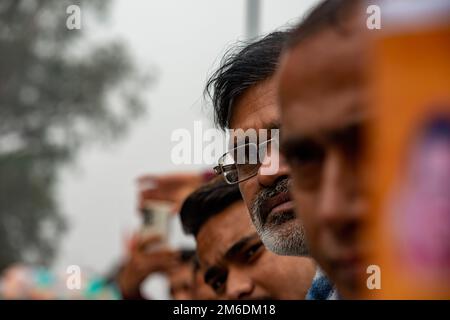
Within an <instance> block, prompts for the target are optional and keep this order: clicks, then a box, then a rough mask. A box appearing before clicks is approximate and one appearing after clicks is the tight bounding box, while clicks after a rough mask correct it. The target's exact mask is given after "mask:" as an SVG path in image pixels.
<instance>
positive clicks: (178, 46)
mask: <svg viewBox="0 0 450 320" xmlns="http://www.w3.org/2000/svg"><path fill="white" fill-rule="evenodd" d="M317 2H318V0H302V1H298V0H280V1H270V0H261V1H260V12H259V15H258V16H259V28H258V30H257V32H258V34H260V35H263V34H266V33H269V32H271V31H274V30H276V29H280V28H286V27H288V26H291V25H294V24H295V23H296V22H298V21H299V19H300V18H301V17H302V16H304V15H305V13H306V12H307V11H308V10H310V9H311V8H312V6H313V5H314V4H316V3H317ZM93 3H95V4H93ZM70 4H78V5H79V6H80V7H81V10H82V29H81V30H67V28H66V25H65V19H66V18H67V14H66V12H65V8H66V7H67V5H70ZM246 4H247V1H244V0H232V1H224V0H193V1H175V0H169V1H166V0H164V1H162V0H133V1H126V0H115V1H95V2H90V1H85V0H84V1H83V0H78V1H68V0H64V1H56V2H55V1H49V0H42V1H9V0H5V1H2V4H0V23H1V24H2V26H1V28H0V50H2V52H3V53H4V54H3V55H4V56H5V55H6V57H7V58H9V60H8V59H3V62H2V63H0V69H1V70H2V72H3V76H2V79H0V93H1V98H0V112H1V117H0V123H1V127H0V128H1V134H2V137H1V139H0V161H1V162H0V174H1V180H2V190H3V192H0V194H2V196H1V197H2V199H1V200H0V209H1V210H0V212H1V215H2V216H1V218H2V221H3V222H2V225H1V228H2V229H1V230H0V231H2V232H3V233H4V234H6V235H5V236H3V237H4V238H5V239H4V240H3V242H4V243H8V244H10V245H11V246H10V250H9V251H10V252H12V253H14V252H17V255H13V256H11V257H9V258H8V259H6V260H5V261H6V262H5V264H6V263H7V262H8V261H14V260H20V259H22V258H23V257H30V259H31V261H37V262H39V263H46V262H48V263H49V265H50V266H51V267H52V268H53V269H54V270H56V271H57V272H64V271H65V270H66V268H67V266H69V265H73V264H75V265H79V266H81V267H82V268H83V270H89V271H91V272H96V273H107V272H108V271H110V270H111V269H112V268H113V267H114V266H115V265H116V264H117V263H119V262H120V259H121V257H122V256H123V253H124V240H125V238H126V237H127V235H130V234H131V233H132V232H133V231H135V230H136V229H137V228H138V226H139V223H140V220H139V216H138V213H137V211H136V201H137V188H136V178H137V177H138V176H140V175H142V174H146V173H164V172H170V171H186V170H187V171H192V170H199V169H202V168H204V166H201V165H189V166H188V165H175V164H173V163H172V162H171V159H170V155H171V148H172V147H173V146H174V145H175V143H174V142H171V134H172V132H173V130H175V129H179V128H186V129H188V130H189V131H193V127H194V121H198V120H200V121H202V123H203V129H207V128H211V127H213V125H212V121H211V119H212V117H211V108H210V107H209V106H208V102H207V101H205V100H204V98H203V89H204V85H205V83H206V80H207V78H208V76H209V75H210V74H211V73H212V72H213V71H214V70H215V68H217V66H218V65H219V62H220V59H221V58H222V55H223V54H224V53H225V52H226V50H227V49H228V48H230V46H232V45H233V44H234V43H236V42H237V41H239V40H245V39H246V33H247V31H248V28H247V27H246V21H247V13H248V12H246ZM39 10H41V11H39ZM36 12H40V14H39V16H37V15H36ZM12 23H14V26H11V24H12ZM10 26H11V27H10ZM18 48H19V49H20V53H21V54H19V55H18V54H17V53H16V52H14V50H18ZM12 49H14V50H12ZM8 50H9V51H8ZM61 52H64V58H61V56H62V55H63V54H62V53H61ZM8 53H9V55H8ZM24 59H28V60H24ZM77 59H78V60H77ZM23 61H28V64H26V63H23ZM55 61H57V62H55ZM77 61H78V62H77ZM19 66H20V67H19ZM37 67H39V68H40V69H39V68H37ZM19 68H20V69H19ZM18 69H19V70H18ZM67 70H71V72H67ZM8 72H9V73H8ZM24 79H25V80H26V81H25V80H24ZM1 80H3V81H1ZM28 80H29V84H27V81H28ZM14 85H16V87H14ZM98 88H100V89H98ZM47 96H48V99H47V100H45V99H44V98H46V97H47ZM55 101H56V102H57V103H56V102H55ZM30 150H32V152H31V151H30ZM49 155H51V156H50V157H49ZM17 159H20V161H21V162H20V163H23V166H22V167H20V166H18V163H19V162H18V160H17ZM27 159H28V160H27ZM35 159H43V160H42V163H41V166H36V165H35V164H36V163H40V162H38V161H36V160H35ZM27 161H28V162H27ZM24 168H25V169H24ZM43 168H44V169H43ZM21 179H24V180H21ZM17 181H27V183H26V184H24V185H22V184H19V183H17ZM24 190H25V191H24ZM27 190H28V191H27ZM43 190H44V191H45V192H44V191H43ZM27 192H28V195H29V197H28V198H27ZM14 195H16V196H19V198H21V199H23V200H25V201H23V203H21V201H20V200H19V201H17V205H16V201H14V202H13V201H12V198H11V196H14ZM31 197H33V199H34V200H33V201H29V202H27V201H26V199H31ZM26 204H28V206H27V205H26ZM40 209H42V210H41V211H39V210H40ZM11 217H12V218H11ZM29 217H32V218H33V219H35V220H33V219H30V218H29ZM43 217H44V218H45V219H47V220H49V221H51V222H52V223H51V224H50V225H51V226H50V227H49V226H47V225H46V224H45V223H42V225H41V220H45V219H44V218H43ZM36 226H39V227H36ZM173 228H174V229H173V230H174V234H173V239H172V243H173V244H174V245H176V246H192V245H193V241H192V239H190V238H188V237H185V236H183V235H182V234H181V229H180V228H179V226H177V225H176V222H174V225H173ZM39 230H48V231H47V232H45V234H44V236H41V235H40V234H38V233H39V232H38V231H39ZM2 232H0V234H1V233H2ZM23 234H26V235H27V236H24V237H21V236H19V235H23ZM49 235H51V236H49ZM0 237H2V235H0ZM8 237H9V238H8ZM0 241H2V239H0ZM22 248H23V250H22ZM22 251H23V255H21V254H22ZM36 252H39V254H37V255H38V257H34V258H33V253H36ZM35 255H36V254H35ZM158 281H159V282H158ZM163 286H164V284H163V283H162V282H161V279H159V280H158V279H157V280H155V283H151V281H150V283H149V284H148V288H149V289H148V290H147V291H148V292H150V293H151V295H152V297H154V298H165V297H166V293H165V292H163V290H162V289H163Z"/></svg>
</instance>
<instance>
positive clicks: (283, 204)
mask: <svg viewBox="0 0 450 320" xmlns="http://www.w3.org/2000/svg"><path fill="white" fill-rule="evenodd" d="M288 36H289V32H274V33H271V34H269V35H268V36H266V37H264V38H263V39H261V40H259V41H256V42H254V43H252V44H250V45H248V46H245V47H244V48H241V49H240V50H237V51H236V52H232V53H230V54H229V55H228V56H226V57H225V58H224V60H223V61H222V64H221V67H220V68H219V69H218V70H217V71H216V72H215V73H214V74H213V75H212V77H211V78H210V80H209V81H208V83H207V86H206V92H207V93H208V94H209V96H210V97H211V100H212V103H213V107H214V113H215V122H216V124H217V125H218V126H219V127H220V128H222V129H224V130H225V129H233V132H232V134H231V144H232V146H233V147H234V148H231V150H230V151H229V152H228V153H226V154H225V155H224V156H222V157H221V158H220V159H219V164H218V166H217V167H216V168H215V171H216V172H217V173H220V174H222V175H223V176H224V177H225V180H226V181H227V182H228V183H230V184H239V189H240V191H241V193H242V196H243V198H244V201H245V203H246V205H247V207H248V209H249V210H248V211H249V212H250V216H251V219H252V222H253V224H254V226H255V228H256V231H257V233H258V235H259V237H260V238H261V240H262V242H263V243H264V245H265V246H266V247H267V248H268V249H269V250H271V251H273V252H274V253H277V254H280V255H294V256H304V255H308V250H307V246H306V243H305V237H304V233H303V226H302V223H301V221H300V220H299V219H297V218H296V216H295V213H294V207H293V202H292V200H291V196H290V194H289V192H288V186H289V184H290V179H289V173H288V168H287V165H286V163H285V160H284V158H283V157H282V156H280V155H279V153H278V135H279V134H278V129H279V121H280V116H279V106H278V102H277V91H276V79H275V76H274V74H275V70H276V68H277V66H278V60H279V56H280V53H281V51H282V48H283V46H284V43H285V41H286V39H287V38H288ZM249 131H250V134H248V133H249Z"/></svg>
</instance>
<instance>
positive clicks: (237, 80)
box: [205, 31, 289, 129]
mask: <svg viewBox="0 0 450 320" xmlns="http://www.w3.org/2000/svg"><path fill="white" fill-rule="evenodd" d="M288 35H289V31H277V32H273V33H270V34H268V35H267V36H265V37H263V38H262V39H260V40H258V41H255V42H253V43H250V44H244V45H243V46H235V47H233V48H232V49H230V50H228V52H227V53H226V54H225V55H224V57H223V59H222V61H221V64H220V67H219V69H218V70H217V71H216V72H214V74H213V75H212V76H211V77H210V78H209V80H208V82H207V84H206V87H205V95H206V96H208V97H209V98H210V99H211V101H212V104H213V108H214V122H215V124H216V126H218V127H220V128H221V129H226V128H228V127H229V122H230V118H231V112H232V108H233V105H234V103H235V102H236V100H237V99H238V98H239V97H240V96H241V95H242V94H243V93H244V92H245V91H246V90H247V89H249V88H250V87H252V86H254V85H255V84H258V83H259V82H261V81H264V80H266V79H267V78H269V77H270V76H272V75H273V74H274V73H275V70H276V68H277V66H278V58H279V56H280V54H281V51H282V49H283V47H284V45H285V41H286V40H287V39H288Z"/></svg>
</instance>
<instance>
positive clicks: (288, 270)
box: [196, 202, 315, 299]
mask: <svg viewBox="0 0 450 320" xmlns="http://www.w3.org/2000/svg"><path fill="white" fill-rule="evenodd" d="M246 211H247V208H246V207H245V204H244V203H243V202H236V203H234V204H232V205H231V206H229V207H228V208H227V209H225V210H224V211H223V212H221V213H219V214H217V215H215V216H213V217H211V218H210V219H209V220H208V221H207V222H206V223H205V224H204V225H203V226H202V227H201V229H200V231H199V233H198V234H197V238H196V240H197V253H198V256H199V260H200V265H201V271H202V273H203V274H204V278H205V282H206V283H207V284H209V285H210V286H211V287H212V288H213V289H214V291H215V292H216V294H217V296H218V298H219V299H304V298H305V295H306V292H307V290H308V289H309V287H310V286H311V282H312V278H313V276H314V273H315V265H314V262H313V261H312V259H310V258H301V257H287V256H278V255H275V254H274V253H272V252H270V251H268V250H267V249H266V248H265V247H264V245H263V244H262V242H261V240H260V239H259V237H258V235H257V233H256V230H255V228H254V226H253V225H252V222H251V221H250V219H249V217H248V214H247V212H246Z"/></svg>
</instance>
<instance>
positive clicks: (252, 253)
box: [244, 241, 264, 262]
mask: <svg viewBox="0 0 450 320" xmlns="http://www.w3.org/2000/svg"><path fill="white" fill-rule="evenodd" d="M263 248H264V246H263V244H262V242H261V241H258V242H257V243H255V244H253V245H250V246H249V247H248V248H247V249H246V250H245V251H244V259H245V261H246V262H252V261H253V260H254V259H255V258H256V257H257V255H258V254H259V253H260V252H262V249H263Z"/></svg>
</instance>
